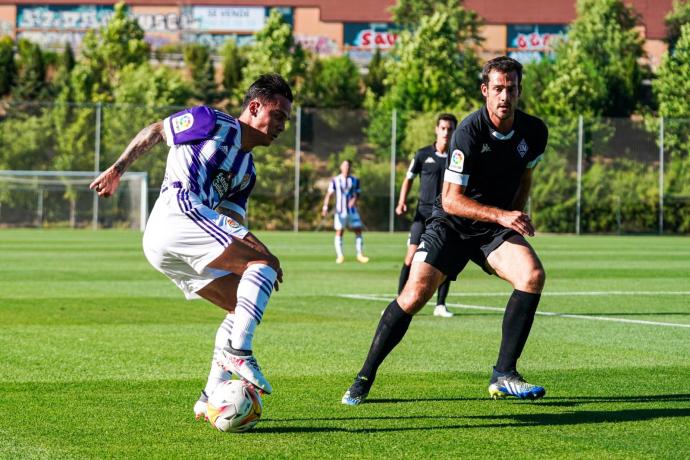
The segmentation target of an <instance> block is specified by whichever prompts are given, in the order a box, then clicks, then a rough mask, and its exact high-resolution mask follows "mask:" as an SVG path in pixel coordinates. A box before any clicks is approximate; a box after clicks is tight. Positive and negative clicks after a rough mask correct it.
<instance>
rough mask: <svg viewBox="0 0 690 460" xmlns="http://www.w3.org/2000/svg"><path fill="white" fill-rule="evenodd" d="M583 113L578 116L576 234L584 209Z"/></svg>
mask: <svg viewBox="0 0 690 460" xmlns="http://www.w3.org/2000/svg"><path fill="white" fill-rule="evenodd" d="M582 124H583V121H582V115H579V116H578V117H577V210H576V213H575V234H576V235H579V234H580V212H581V211H582V138H583V133H582V131H583V126H582Z"/></svg>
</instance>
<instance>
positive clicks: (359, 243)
mask: <svg viewBox="0 0 690 460" xmlns="http://www.w3.org/2000/svg"><path fill="white" fill-rule="evenodd" d="M352 230H353V231H354V232H355V251H356V252H357V261H358V262H360V263H363V264H365V263H367V262H369V258H368V257H367V256H365V255H364V238H363V237H362V227H355V228H353V229H352Z"/></svg>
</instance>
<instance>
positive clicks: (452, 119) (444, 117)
mask: <svg viewBox="0 0 690 460" xmlns="http://www.w3.org/2000/svg"><path fill="white" fill-rule="evenodd" d="M442 121H450V122H451V123H453V128H455V127H456V126H458V119H457V118H455V115H453V114H452V113H442V114H441V115H439V116H438V119H437V120H436V126H438V125H439V124H440V123H441V122H442Z"/></svg>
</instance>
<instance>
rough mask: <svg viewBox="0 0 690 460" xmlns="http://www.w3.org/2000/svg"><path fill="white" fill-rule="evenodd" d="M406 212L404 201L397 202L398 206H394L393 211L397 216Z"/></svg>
mask: <svg viewBox="0 0 690 460" xmlns="http://www.w3.org/2000/svg"><path fill="white" fill-rule="evenodd" d="M406 212H407V204H406V203H398V206H396V207H395V213H396V214H397V215H399V216H401V215H403V214H405V213H406Z"/></svg>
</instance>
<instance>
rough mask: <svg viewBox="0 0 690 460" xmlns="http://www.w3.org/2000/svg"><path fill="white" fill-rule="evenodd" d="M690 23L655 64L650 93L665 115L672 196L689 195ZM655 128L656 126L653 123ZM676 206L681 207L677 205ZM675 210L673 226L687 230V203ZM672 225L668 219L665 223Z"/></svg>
mask: <svg viewBox="0 0 690 460" xmlns="http://www.w3.org/2000/svg"><path fill="white" fill-rule="evenodd" d="M688 75H690V24H685V25H683V26H682V27H681V29H680V36H679V38H678V41H677V42H676V47H675V49H674V50H673V52H671V51H669V52H667V53H666V55H665V56H664V58H663V59H662V63H661V65H660V66H659V70H658V76H657V79H656V80H655V81H654V86H653V87H654V92H655V94H656V98H657V100H658V101H659V114H660V115H661V116H662V117H665V123H664V128H665V129H664V149H665V151H666V152H668V154H669V157H670V158H669V165H668V168H667V174H666V181H665V182H666V183H665V187H666V193H667V194H669V195H671V196H674V195H678V196H685V197H687V196H689V195H690V107H688V103H687V98H688V96H687V95H688V94H689V93H688V91H690V81H688ZM653 128H654V130H655V131H656V130H657V129H658V128H657V127H656V125H654V126H653ZM678 206H681V205H680V204H678ZM682 208H683V209H680V208H679V209H677V210H676V212H675V213H673V215H676V216H678V217H677V222H675V227H676V228H677V229H678V230H679V231H683V232H688V231H690V209H689V208H690V203H687V201H686V202H685V204H684V205H683V206H682ZM668 223H669V224H673V223H672V222H668Z"/></svg>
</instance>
